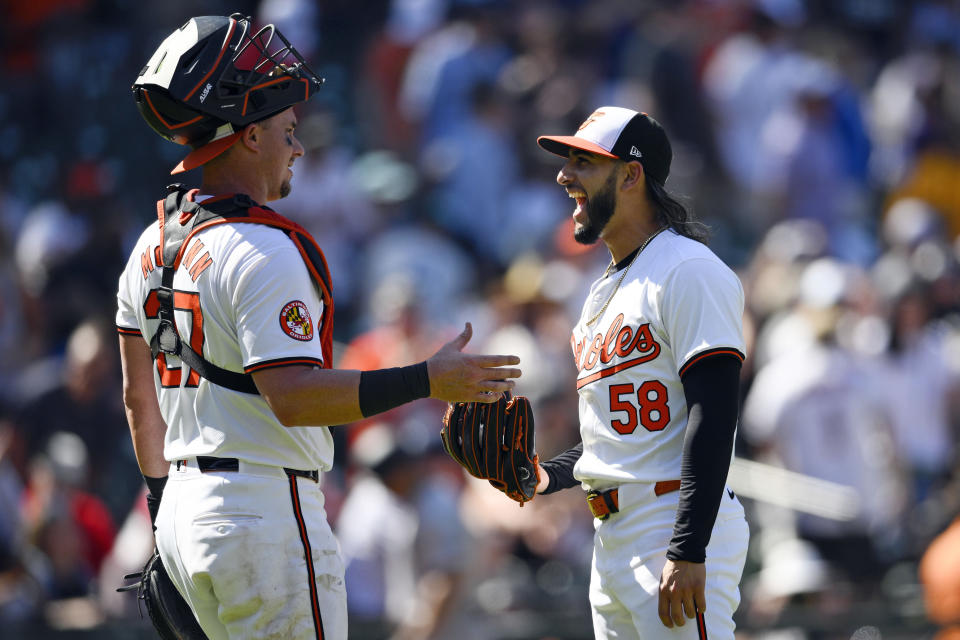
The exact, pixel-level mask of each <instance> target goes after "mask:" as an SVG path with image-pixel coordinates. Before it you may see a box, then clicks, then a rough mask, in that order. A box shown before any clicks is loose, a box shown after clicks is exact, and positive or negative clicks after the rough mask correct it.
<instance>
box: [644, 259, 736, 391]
mask: <svg viewBox="0 0 960 640" xmlns="http://www.w3.org/2000/svg"><path fill="white" fill-rule="evenodd" d="M663 291H664V293H663V298H662V301H661V318H662V320H663V325H664V329H665V330H666V333H667V336H668V339H669V341H670V345H671V347H672V350H673V354H674V357H675V358H676V362H675V363H674V364H675V366H676V367H677V371H678V372H679V373H680V376H681V377H682V376H683V374H684V373H686V371H687V370H688V369H689V368H690V366H691V365H693V364H694V363H695V362H697V361H699V360H701V359H703V358H706V357H709V356H712V355H720V354H724V355H731V356H734V357H736V358H737V359H739V360H740V361H741V362H742V361H743V359H744V357H745V347H744V340H743V304H744V301H743V287H742V285H741V284H740V279H739V278H737V276H736V274H734V273H733V271H731V270H730V269H729V268H728V267H727V266H726V265H724V264H722V263H720V262H717V261H714V260H709V259H703V258H695V259H691V260H685V261H683V262H681V263H680V264H679V265H678V266H677V268H676V269H674V271H673V273H672V274H671V276H670V278H669V279H668V280H667V282H666V286H665V287H664V290H663Z"/></svg>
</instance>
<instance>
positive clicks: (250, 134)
mask: <svg viewBox="0 0 960 640" xmlns="http://www.w3.org/2000/svg"><path fill="white" fill-rule="evenodd" d="M259 136H260V126H259V125H258V124H257V123H256V122H254V123H252V124H248V125H247V126H246V127H244V129H243V135H241V136H240V141H241V142H242V143H243V146H245V147H247V148H248V149H250V150H251V151H259V150H260V138H259Z"/></svg>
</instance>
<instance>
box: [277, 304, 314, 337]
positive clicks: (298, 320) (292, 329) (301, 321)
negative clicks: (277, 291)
mask: <svg viewBox="0 0 960 640" xmlns="http://www.w3.org/2000/svg"><path fill="white" fill-rule="evenodd" d="M280 328H281V329H283V332H284V333H285V334H287V335H288V336H290V337H291V338H293V339H294V340H300V341H303V342H307V341H308V340H312V339H313V320H311V319H310V312H309V311H308V310H307V305H305V304H304V303H302V302H300V301H299V300H292V301H290V302H288V303H287V304H285V305H284V307H283V310H282V311H281V312H280Z"/></svg>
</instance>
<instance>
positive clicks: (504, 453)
mask: <svg viewBox="0 0 960 640" xmlns="http://www.w3.org/2000/svg"><path fill="white" fill-rule="evenodd" d="M440 437H441V439H442V440H443V447H444V449H446V450H447V453H448V454H450V457H451V458H453V459H454V460H456V461H457V462H458V463H459V464H460V465H461V466H462V467H463V468H464V469H466V470H467V471H468V472H469V473H470V475H472V476H474V477H476V478H481V479H483V480H489V481H490V484H492V485H493V486H494V487H496V488H497V489H499V490H500V491H502V492H504V493H505V494H507V497H509V498H510V499H511V500H514V501H516V502H519V503H520V506H521V507H522V506H523V504H524V503H525V502H528V501H530V500H533V496H534V495H535V494H536V490H537V483H539V482H540V466H539V458H538V456H537V454H536V451H535V447H534V441H533V410H532V409H531V408H530V401H529V400H527V399H526V398H525V397H523V396H515V397H513V398H511V399H510V400H509V401H507V399H506V398H504V397H501V398H500V399H499V400H498V401H497V402H492V403H481V402H457V403H451V404H450V405H449V407H448V408H447V412H446V414H445V415H444V416H443V430H442V431H441V432H440Z"/></svg>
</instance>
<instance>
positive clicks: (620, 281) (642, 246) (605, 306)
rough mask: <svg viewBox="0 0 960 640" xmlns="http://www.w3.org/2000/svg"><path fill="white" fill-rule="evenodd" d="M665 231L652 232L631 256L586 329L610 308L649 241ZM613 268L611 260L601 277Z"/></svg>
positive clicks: (661, 228) (608, 273)
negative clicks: (614, 297)
mask: <svg viewBox="0 0 960 640" xmlns="http://www.w3.org/2000/svg"><path fill="white" fill-rule="evenodd" d="M665 229H666V227H660V228H659V229H657V230H656V231H654V232H653V235H651V236H650V237H649V238H647V239H646V240H644V241H643V244H642V245H640V248H639V249H637V252H636V253H635V254H633V257H632V258H630V264H628V265H627V266H626V267H624V268H623V273H622V274H620V279H619V280H617V285H616V286H615V287H614V288H613V291H611V292H610V296H609V297H608V298H607V301H606V302H604V303H603V306H602V307H600V311H598V312H597V315H595V316H593V317H592V318H590V319H589V320H587V326H588V327H589V326H590V325H592V324H593V323H594V322H596V321H597V320H599V319H600V316H602V315H603V312H604V311H606V310H607V307H609V306H610V301H611V300H613V296H615V295H617V291H619V290H620V285H621V284H623V279H624V278H626V277H627V272H628V271H630V267H632V266H633V263H634V262H636V261H637V257H638V256H639V255H640V254H641V253H643V250H644V249H646V248H647V245H648V244H650V241H651V240H653V239H654V238H656V237H657V236H658V235H660V232H662V231H663V230H665ZM615 266H617V265H616V263H615V262H614V261H613V259H612V258H611V260H610V265H609V266H608V267H607V270H606V271H604V272H603V277H604V278H606V277H607V276H608V275H610V270H611V269H613V268H614V267H615Z"/></svg>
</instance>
